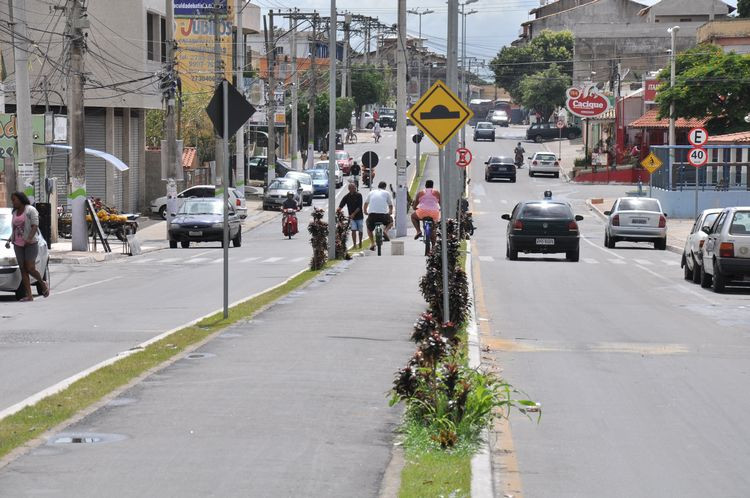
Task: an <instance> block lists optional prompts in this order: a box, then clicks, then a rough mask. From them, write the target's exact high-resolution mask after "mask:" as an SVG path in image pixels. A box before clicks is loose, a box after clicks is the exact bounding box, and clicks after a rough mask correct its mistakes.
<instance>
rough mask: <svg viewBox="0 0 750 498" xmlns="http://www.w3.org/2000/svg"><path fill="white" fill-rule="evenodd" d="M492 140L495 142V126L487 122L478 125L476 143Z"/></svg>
mask: <svg viewBox="0 0 750 498" xmlns="http://www.w3.org/2000/svg"><path fill="white" fill-rule="evenodd" d="M479 140H492V141H493V142H494V141H495V126H494V125H493V124H492V123H488V122H487V121H482V122H479V123H477V125H476V126H475V127H474V141H475V142H477V141H479Z"/></svg>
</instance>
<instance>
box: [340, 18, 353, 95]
mask: <svg viewBox="0 0 750 498" xmlns="http://www.w3.org/2000/svg"><path fill="white" fill-rule="evenodd" d="M351 17H352V16H351V14H346V16H345V17H344V60H343V61H342V64H341V96H342V97H347V96H348V94H347V93H346V90H347V76H348V75H347V72H348V71H349V22H351Z"/></svg>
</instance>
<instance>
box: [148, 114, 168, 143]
mask: <svg viewBox="0 0 750 498" xmlns="http://www.w3.org/2000/svg"><path fill="white" fill-rule="evenodd" d="M162 140H164V111H163V110H162V109H148V110H147V111H146V146H147V147H159V146H160V145H161V141H162Z"/></svg>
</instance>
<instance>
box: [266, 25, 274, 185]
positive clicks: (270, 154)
mask: <svg viewBox="0 0 750 498" xmlns="http://www.w3.org/2000/svg"><path fill="white" fill-rule="evenodd" d="M266 36H267V38H266V63H267V64H266V65H267V69H268V80H267V84H268V96H267V97H266V102H268V111H269V112H268V115H267V117H266V122H267V125H268V147H266V171H267V178H268V183H267V185H271V182H272V181H273V180H274V178H276V122H275V121H276V40H275V38H274V31H273V10H269V11H268V30H267V31H266Z"/></svg>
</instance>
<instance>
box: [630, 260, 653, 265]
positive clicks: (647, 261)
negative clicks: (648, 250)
mask: <svg viewBox="0 0 750 498" xmlns="http://www.w3.org/2000/svg"><path fill="white" fill-rule="evenodd" d="M633 261H635V262H636V263H638V264H639V265H643V266H651V265H652V264H653V263H652V262H651V261H649V260H647V259H633Z"/></svg>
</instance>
